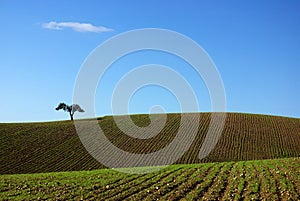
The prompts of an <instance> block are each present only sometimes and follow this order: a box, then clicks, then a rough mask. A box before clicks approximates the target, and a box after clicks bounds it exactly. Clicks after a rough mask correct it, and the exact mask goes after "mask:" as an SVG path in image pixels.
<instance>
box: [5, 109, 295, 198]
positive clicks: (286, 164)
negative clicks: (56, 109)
mask: <svg viewBox="0 0 300 201" xmlns="http://www.w3.org/2000/svg"><path fill="white" fill-rule="evenodd" d="M193 115H200V118H199V122H192V121H191V122H190V123H199V125H200V127H199V130H198V133H197V136H196V138H195V140H194V141H193V143H192V145H191V146H190V148H189V150H188V151H187V152H186V153H185V154H184V155H183V156H182V157H181V158H180V159H179V160H178V161H177V162H176V164H175V165H171V166H168V167H166V168H164V169H162V170H159V171H155V172H152V173H148V174H128V173H122V172H120V171H116V170H113V169H106V168H105V167H104V166H103V165H102V164H100V163H99V162H97V161H96V160H95V159H94V158H93V157H92V156H90V155H89V153H88V152H87V151H86V150H85V149H84V147H83V145H82V144H81V141H80V140H79V137H78V136H77V133H76V130H75V127H74V124H73V122H71V121H59V122H44V123H2V124H0V145H1V149H0V153H1V158H0V174H1V175H0V200H46V199H50V200H199V199H202V200H300V176H299V175H300V158H299V156H300V119H297V118H287V117H278V116H268V115H257V114H240V113H227V116H226V123H225V127H224V130H223V132H222V136H221V137H220V139H219V141H218V143H217V145H216V146H215V148H214V149H213V150H212V152H211V153H210V154H209V155H208V156H207V157H206V158H204V159H202V160H199V159H198V153H199V150H200V147H201V145H202V143H203V141H204V138H205V136H206V133H207V130H208V127H209V122H210V119H211V114H210V113H201V114H193ZM120 118H123V117H120ZM131 118H132V120H133V121H134V122H135V124H136V125H139V126H147V125H149V123H150V120H149V117H148V116H147V115H133V116H131ZM158 119H159V116H158ZM180 120H181V118H180V114H168V115H167V121H166V124H165V127H164V128H163V129H162V130H161V132H160V133H159V134H158V135H157V136H155V137H152V138H149V139H143V140H141V139H137V138H131V137H129V136H127V135H125V134H124V133H122V131H120V129H119V128H118V127H117V125H116V124H115V122H114V120H113V117H111V116H107V117H102V118H99V119H98V121H99V125H100V126H101V128H102V130H103V131H104V133H105V135H106V137H107V138H108V139H109V140H110V141H111V142H112V143H113V144H114V145H115V146H117V147H119V148H120V149H123V150H125V151H127V152H132V153H150V152H154V151H157V150H160V149H161V148H163V147H165V146H166V145H168V143H170V142H171V141H172V140H173V139H174V137H175V135H176V134H177V131H178V128H179V125H180ZM185 132H189V130H188V129H187V130H186V131H185ZM145 168H155V167H134V168H130V169H127V170H128V171H133V170H136V169H140V170H144V169H145Z"/></svg>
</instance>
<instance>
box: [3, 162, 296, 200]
mask: <svg viewBox="0 0 300 201" xmlns="http://www.w3.org/2000/svg"><path fill="white" fill-rule="evenodd" d="M299 164H300V158H286V159H272V160H255V161H246V162H244V161H241V162H221V163H220V162H217V163H204V164H189V165H171V166H168V167H166V168H165V169H162V170H160V171H158V172H153V173H148V174H127V173H121V172H118V171H115V170H112V169H99V170H92V171H74V172H54V173H39V174H16V175H1V176H0V197H1V199H2V200H44V199H51V200H64V199H68V200H81V199H82V200H141V199H144V200H157V199H158V200H180V199H181V200H199V199H200V200H216V199H218V200H240V199H245V200H251V199H264V200H280V199H281V200H299V199H300V197H299V195H300V186H299V184H300V180H299V176H297V175H300V168H299Z"/></svg>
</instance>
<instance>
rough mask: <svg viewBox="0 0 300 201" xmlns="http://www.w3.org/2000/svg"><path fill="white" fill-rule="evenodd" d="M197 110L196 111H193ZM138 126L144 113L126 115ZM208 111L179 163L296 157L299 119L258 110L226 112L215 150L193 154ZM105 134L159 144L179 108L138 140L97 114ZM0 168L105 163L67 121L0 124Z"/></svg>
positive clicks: (120, 140) (170, 132) (133, 143)
mask: <svg viewBox="0 0 300 201" xmlns="http://www.w3.org/2000/svg"><path fill="white" fill-rule="evenodd" d="M195 115H198V114H195ZM131 118H132V119H133V120H134V122H135V123H136V124H137V125H139V126H147V125H148V124H149V123H150V120H149V118H148V116H147V115H133V116H132V117H131ZM210 118H211V114H210V113H201V116H200V120H199V121H200V128H199V131H198V134H197V137H196V139H195V140H194V142H193V144H192V145H191V146H190V148H189V150H188V151H187V152H186V153H185V154H184V155H183V156H182V157H181V158H180V159H179V160H178V161H177V163H179V164H192V163H199V162H218V161H219V162H221V161H240V160H257V159H272V158H282V157H298V156H299V154H300V119H297V118H287V117H278V116H268V115H257V114H241V113H227V117H226V123H225V127H224V130H223V132H222V136H221V137H220V139H219V141H218V143H217V145H216V147H215V148H214V150H213V151H212V152H211V153H210V154H209V155H208V157H206V158H204V159H203V160H201V161H200V160H199V159H198V153H199V150H200V147H201V145H202V143H203V140H204V138H205V135H206V132H207V130H208V126H209V122H210ZM99 124H100V126H101V128H102V129H103V130H104V131H105V134H106V136H107V138H108V139H110V140H111V142H112V143H114V144H115V145H116V146H118V147H119V148H121V149H123V150H126V151H129V152H133V153H149V152H153V151H156V150H159V149H161V148H162V147H164V146H165V145H166V144H168V143H169V142H170V141H171V140H172V139H173V138H174V136H175V135H176V133H177V130H178V127H179V124H180V114H168V118H167V122H166V125H165V127H164V128H163V129H162V131H161V132H160V134H158V135H157V136H156V137H154V138H150V139H145V140H139V139H135V138H130V137H128V136H126V135H124V134H123V133H122V132H121V131H120V130H119V129H118V127H117V126H116V124H115V123H114V121H113V117H111V116H107V117H103V118H100V119H99ZM0 146H1V149H0V154H1V159H0V173H1V174H18V173H38V172H58V171H75V170H91V169H99V168H104V166H103V165H101V164H100V163H98V162H97V161H96V160H95V159H94V158H93V157H92V156H90V155H89V153H88V152H87V151H86V150H85V148H84V147H83V145H82V144H81V141H80V140H79V137H78V136H77V134H76V130H75V127H74V125H73V123H72V122H71V121H60V122H47V123H2V124H0Z"/></svg>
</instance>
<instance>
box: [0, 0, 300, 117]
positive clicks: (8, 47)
mask: <svg viewBox="0 0 300 201" xmlns="http://www.w3.org/2000/svg"><path fill="white" fill-rule="evenodd" d="M299 10H300V2H299V1H237V0H236V1H190V0H187V1H169V0H166V1H158V0H153V1H137V0H136V1H56V0H51V1H33V0H32V1H31V0H28V1H15V0H0V24H1V26H2V28H1V32H0V33H1V37H0V44H1V45H0V53H1V54H0V58H1V59H0V75H1V79H0V87H1V93H2V95H1V99H0V105H1V107H2V108H1V112H0V122H27V121H52V120H61V119H67V118H68V116H67V114H66V113H63V112H57V111H55V110H54V108H55V107H56V106H57V104H58V103H59V102H61V101H65V102H66V103H71V102H72V95H73V88H74V83H75V80H76V77H77V74H78V72H79V70H80V67H81V65H82V63H83V62H84V60H85V58H86V57H87V56H88V55H89V53H90V52H91V51H92V50H93V49H95V48H96V47H97V46H98V45H100V44H101V43H102V42H104V41H105V40H107V39H109V38H111V37H113V36H116V35H117V34H120V33H122V32H125V31H130V30H134V29H141V28H162V29H169V30H173V31H176V32H179V33H181V34H184V35H186V36H187V37H189V38H191V39H193V40H194V41H196V42H197V43H198V44H199V45H201V46H202V47H203V48H204V49H205V50H206V52H207V53H208V54H209V55H210V57H211V58H212V59H213V61H214V63H215V64H216V66H217V68H218V70H219V73H220V75H221V77H222V79H223V83H224V86H225V90H226V99H227V111H229V112H248V113H261V114H272V115H282V116H291V117H298V118H299V117H300V93H299V89H300V82H299V75H300V12H299ZM49 22H52V24H47V23H49ZM70 22H72V23H73V24H70ZM82 23H88V24H90V26H85V27H83V28H82ZM72 27H73V29H72ZM103 27H105V28H107V29H105V28H103ZM82 29H83V30H82ZM149 63H158V64H162V65H168V66H170V67H172V68H173V69H174V70H176V71H178V72H179V73H180V74H182V75H183V76H184V77H185V78H186V79H187V80H188V81H189V82H190V84H191V86H192V87H193V89H194V91H195V93H196V95H197V98H198V102H199V107H200V111H211V106H210V100H209V93H208V91H207V89H206V87H205V85H204V83H203V81H202V80H201V78H199V77H197V76H195V75H194V72H193V71H192V70H190V67H189V65H188V64H186V63H185V62H184V61H182V60H180V59H179V58H176V57H174V56H172V55H168V54H164V53H162V52H157V51H142V52H137V53H136V54H133V55H128V56H127V57H124V58H122V59H120V60H118V61H117V62H115V63H114V64H113V65H112V66H111V68H110V71H108V72H107V74H105V76H106V77H104V78H103V81H102V82H103V85H102V86H104V87H102V88H101V87H99V90H97V93H96V95H95V97H96V104H95V108H96V113H97V115H98V116H103V115H108V114H111V108H110V95H111V93H112V91H113V88H114V85H115V84H116V83H117V81H118V79H119V78H120V77H121V76H122V74H124V73H126V72H127V71H129V70H131V69H133V68H134V67H135V66H139V65H143V64H149ZM152 105H162V106H163V107H164V108H165V110H166V111H167V112H179V111H180V107H179V104H178V102H177V101H176V98H175V97H174V95H172V94H171V93H170V92H169V91H167V90H165V89H163V88H160V87H155V86H152V87H151V86H149V87H145V88H142V89H141V90H139V91H138V92H137V93H136V94H134V96H133V97H132V100H131V101H130V104H129V107H130V108H129V111H130V113H148V112H149V109H150V108H151V106H152Z"/></svg>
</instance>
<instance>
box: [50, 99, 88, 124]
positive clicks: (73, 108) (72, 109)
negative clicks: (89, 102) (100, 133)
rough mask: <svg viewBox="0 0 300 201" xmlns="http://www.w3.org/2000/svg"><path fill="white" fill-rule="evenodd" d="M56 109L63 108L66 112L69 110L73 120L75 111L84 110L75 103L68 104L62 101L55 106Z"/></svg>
mask: <svg viewBox="0 0 300 201" xmlns="http://www.w3.org/2000/svg"><path fill="white" fill-rule="evenodd" d="M55 109H56V110H60V109H63V110H64V111H65V112H69V114H70V117H71V120H72V121H73V116H74V113H75V112H76V111H78V112H84V110H83V109H82V108H81V107H80V106H79V105H77V104H73V105H67V104H65V103H60V104H59V105H58V106H57V108H55Z"/></svg>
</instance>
